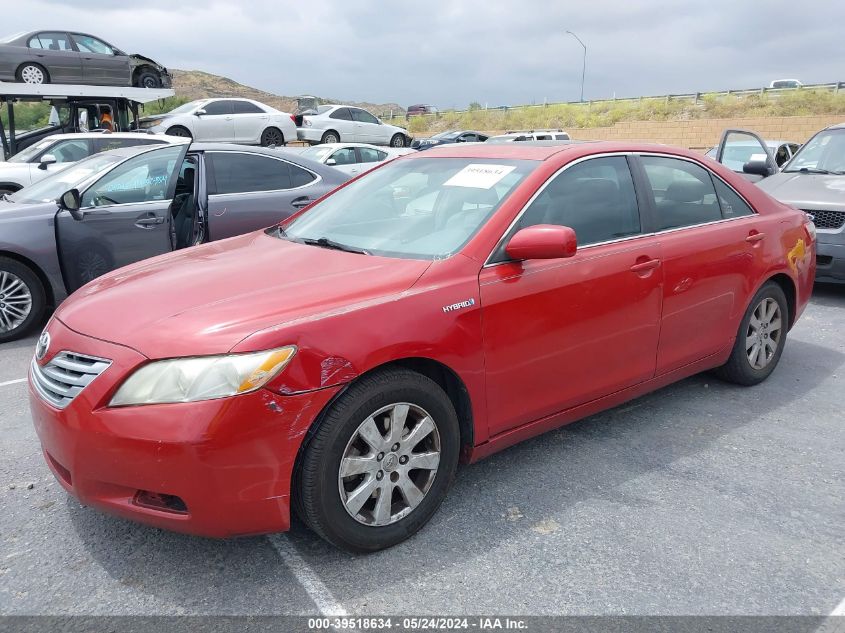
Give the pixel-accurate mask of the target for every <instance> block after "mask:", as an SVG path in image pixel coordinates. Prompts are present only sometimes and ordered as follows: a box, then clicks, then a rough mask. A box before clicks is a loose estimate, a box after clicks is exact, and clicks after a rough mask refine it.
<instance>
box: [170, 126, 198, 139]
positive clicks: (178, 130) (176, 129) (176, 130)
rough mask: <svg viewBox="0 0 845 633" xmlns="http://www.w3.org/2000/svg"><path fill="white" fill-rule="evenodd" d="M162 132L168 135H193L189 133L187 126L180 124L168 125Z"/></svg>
mask: <svg viewBox="0 0 845 633" xmlns="http://www.w3.org/2000/svg"><path fill="white" fill-rule="evenodd" d="M164 133H165V134H168V135H170V136H181V137H184V138H193V136H192V135H191V131H190V130H189V129H188V128H186V127H184V126H182V125H174V126H173V127H169V128H167V130H166V131H165V132H164Z"/></svg>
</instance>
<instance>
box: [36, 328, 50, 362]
mask: <svg viewBox="0 0 845 633" xmlns="http://www.w3.org/2000/svg"><path fill="white" fill-rule="evenodd" d="M49 348H50V333H49V332H42V333H41V336H39V337H38V342H37V343H36V344H35V359H36V360H41V359H42V358H44V356H46V355H47V350H48V349H49Z"/></svg>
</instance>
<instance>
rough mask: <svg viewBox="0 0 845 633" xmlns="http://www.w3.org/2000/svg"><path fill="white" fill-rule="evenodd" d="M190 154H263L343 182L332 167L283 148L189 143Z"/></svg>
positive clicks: (339, 173) (342, 175)
mask: <svg viewBox="0 0 845 633" xmlns="http://www.w3.org/2000/svg"><path fill="white" fill-rule="evenodd" d="M189 151H192V152H245V153H247V154H263V155H265V156H272V157H273V158H283V159H284V160H287V161H289V162H291V163H296V164H297V165H301V166H302V167H306V168H308V169H310V170H311V171H313V172H315V173H317V174H319V175H320V176H322V177H323V178H330V179H337V178H340V180H344V179H345V176H344V174H342V173H341V172H340V171H338V170H337V169H335V168H334V167H329V166H327V165H323V164H322V163H318V162H317V161H314V160H311V159H310V158H305V157H303V156H301V155H300V154H298V153H297V152H289V151H286V149H285V148H284V147H275V148H273V147H257V146H255V145H238V144H236V143H191V147H190V150H189Z"/></svg>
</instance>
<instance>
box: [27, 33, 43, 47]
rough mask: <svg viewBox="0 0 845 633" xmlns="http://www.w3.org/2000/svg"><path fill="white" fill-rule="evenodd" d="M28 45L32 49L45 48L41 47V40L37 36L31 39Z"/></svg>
mask: <svg viewBox="0 0 845 633" xmlns="http://www.w3.org/2000/svg"><path fill="white" fill-rule="evenodd" d="M26 45H27V46H29V47H30V48H44V47H43V46H41V40H39V39H38V36H37V35H35V36H33V37H30V38H29V41H28V42H27V43H26Z"/></svg>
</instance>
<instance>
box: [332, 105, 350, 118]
mask: <svg viewBox="0 0 845 633" xmlns="http://www.w3.org/2000/svg"><path fill="white" fill-rule="evenodd" d="M329 118H330V119H340V120H342V121H351V120H352V115H351V114H349V108H338V109H337V110H335V111H334V112H332V113H331V114H330V115H329Z"/></svg>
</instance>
